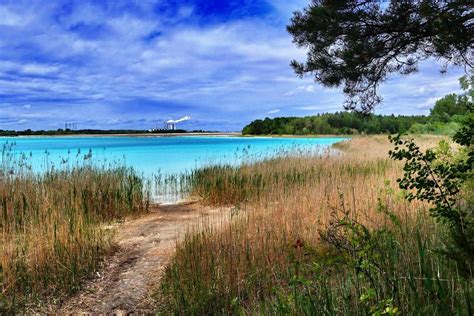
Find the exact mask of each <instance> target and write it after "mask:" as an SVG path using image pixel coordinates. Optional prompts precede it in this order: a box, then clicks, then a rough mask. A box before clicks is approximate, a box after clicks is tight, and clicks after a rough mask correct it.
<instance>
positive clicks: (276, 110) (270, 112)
mask: <svg viewBox="0 0 474 316" xmlns="http://www.w3.org/2000/svg"><path fill="white" fill-rule="evenodd" d="M279 112H280V109H275V110H270V111H268V112H267V114H276V113H279Z"/></svg>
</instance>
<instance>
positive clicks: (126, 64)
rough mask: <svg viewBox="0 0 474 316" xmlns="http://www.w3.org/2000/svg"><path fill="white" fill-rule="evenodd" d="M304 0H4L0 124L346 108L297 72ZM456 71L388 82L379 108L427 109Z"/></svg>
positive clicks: (233, 122) (150, 120)
mask: <svg viewBox="0 0 474 316" xmlns="http://www.w3.org/2000/svg"><path fill="white" fill-rule="evenodd" d="M306 3H307V1H303V0H293V1H289V0H227V1H225V0H218V1H216V0H179V1H178V0H129V1H125V0H123V1H121V0H110V1H106V0H97V1H87V0H80V1H54V0H44V1H40V0H36V1H31V0H30V1H22V0H13V1H10V0H0V129H27V128H32V129H57V128H61V127H63V126H64V122H65V121H73V122H76V124H77V125H78V127H79V128H147V129H148V128H151V127H154V126H156V125H157V124H159V126H160V127H161V125H162V122H163V121H164V120H167V119H176V118H179V117H181V116H185V115H189V116H191V117H192V120H191V121H189V122H186V123H184V124H182V125H181V126H182V127H184V128H188V129H213V130H227V131H231V130H234V131H235V130H240V129H241V128H242V126H243V125H245V124H246V123H248V122H249V121H251V120H253V119H256V118H264V117H266V116H268V117H275V116H287V115H292V116H304V115H311V114H315V113H321V112H334V111H337V110H341V109H342V102H343V99H344V98H343V95H342V94H341V92H340V91H339V90H337V89H335V90H329V89H325V88H322V87H321V86H318V85H317V84H314V83H313V82H312V80H311V78H306V79H299V78H297V77H296V76H295V75H294V73H293V71H292V69H291V68H290V67H289V62H290V60H291V59H299V60H301V61H303V60H304V58H305V52H304V51H301V50H298V49H297V48H296V47H295V46H294V45H293V44H292V42H291V37H290V36H289V35H288V34H287V32H286V29H285V26H286V24H287V23H288V20H289V18H290V17H291V13H292V12H293V11H294V10H297V9H301V8H303V7H304V6H305V5H306ZM462 74H463V72H462V70H460V69H451V70H450V71H449V72H448V74H446V75H440V74H439V66H437V65H436V63H435V62H433V61H429V62H425V63H424V64H423V65H422V66H421V68H420V72H419V73H418V74H416V75H412V76H409V77H398V76H393V77H391V78H390V79H389V80H388V82H386V83H385V84H384V85H383V87H382V89H381V94H382V96H383V98H384V103H383V105H381V106H380V107H379V108H378V109H377V112H378V113H384V114H391V113H395V114H427V113H428V112H429V108H430V107H432V106H433V104H434V102H435V100H436V99H437V98H439V97H440V96H443V95H444V94H446V93H450V92H457V91H458V89H459V88H458V78H459V77H460V76H461V75H462Z"/></svg>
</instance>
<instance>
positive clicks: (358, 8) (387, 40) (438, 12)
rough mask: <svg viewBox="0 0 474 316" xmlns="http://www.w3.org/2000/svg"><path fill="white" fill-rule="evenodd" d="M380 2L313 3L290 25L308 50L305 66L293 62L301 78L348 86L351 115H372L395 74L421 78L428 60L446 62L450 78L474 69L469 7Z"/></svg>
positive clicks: (455, 3)
mask: <svg viewBox="0 0 474 316" xmlns="http://www.w3.org/2000/svg"><path fill="white" fill-rule="evenodd" d="M381 2H383V1H356V0H352V1H328V0H313V1H311V2H310V4H309V5H308V6H307V7H306V8H305V9H304V10H302V11H297V12H295V13H294V15H293V18H292V20H291V24H290V25H289V26H288V31H289V32H290V33H291V34H292V35H293V41H294V42H295V43H296V45H298V46H299V47H304V48H306V49H307V51H308V53H307V60H306V62H304V63H300V62H298V61H292V63H291V65H292V67H293V68H294V70H295V72H296V73H297V74H298V75H300V76H304V75H312V76H314V79H315V80H316V81H317V82H319V83H321V84H323V85H324V86H327V87H339V86H341V85H342V86H343V91H344V93H345V94H346V96H347V100H346V106H345V107H346V108H347V109H356V108H358V107H360V109H361V110H362V111H364V112H370V111H371V110H372V109H373V108H374V106H376V105H377V104H378V103H379V102H380V101H381V98H380V97H379V96H378V94H377V88H378V86H379V84H380V83H381V82H383V81H384V80H385V79H386V78H387V77H388V76H389V75H390V74H391V73H399V74H402V75H407V74H410V73H413V72H416V71H417V65H418V63H419V62H420V61H422V60H424V59H426V58H428V57H434V58H435V59H437V60H441V61H443V64H442V70H443V71H445V70H446V69H447V66H448V65H449V64H455V65H467V66H472V65H471V64H470V62H469V56H471V54H472V36H471V35H470V34H473V32H474V24H473V23H471V21H472V18H473V12H472V7H471V6H470V3H469V1H431V0H422V1H394V0H393V1H390V2H389V4H388V5H383V6H382V5H381Z"/></svg>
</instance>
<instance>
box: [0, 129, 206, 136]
mask: <svg viewBox="0 0 474 316" xmlns="http://www.w3.org/2000/svg"><path fill="white" fill-rule="evenodd" d="M193 132H202V131H193ZM154 133H158V134H171V133H187V131H186V130H184V129H176V130H167V129H163V130H154V131H152V132H150V131H147V130H135V129H132V130H130V129H123V130H122V129H120V130H116V129H114V130H102V129H80V130H70V129H67V130H64V129H57V130H36V131H35V130H31V129H27V130H24V131H13V130H0V136H61V135H64V136H67V135H117V134H154Z"/></svg>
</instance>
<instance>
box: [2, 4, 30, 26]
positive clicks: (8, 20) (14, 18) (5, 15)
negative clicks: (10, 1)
mask: <svg viewBox="0 0 474 316" xmlns="http://www.w3.org/2000/svg"><path fill="white" fill-rule="evenodd" d="M25 23H26V21H25V19H24V18H22V16H21V15H20V14H17V13H14V12H13V11H12V10H10V9H9V8H7V7H5V6H0V25H4V26H21V25H23V24H25Z"/></svg>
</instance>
